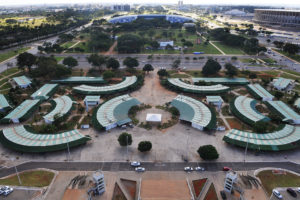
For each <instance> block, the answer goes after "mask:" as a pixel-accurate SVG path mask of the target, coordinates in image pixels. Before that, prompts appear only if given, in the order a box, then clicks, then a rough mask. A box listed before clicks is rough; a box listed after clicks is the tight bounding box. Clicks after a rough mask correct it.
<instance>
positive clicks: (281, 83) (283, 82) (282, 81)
mask: <svg viewBox="0 0 300 200" xmlns="http://www.w3.org/2000/svg"><path fill="white" fill-rule="evenodd" d="M292 81H293V80H292V79H286V78H278V79H276V80H275V82H274V84H273V85H274V87H276V88H280V89H285V88H286V87H287V86H288V85H289V84H291V82H292Z"/></svg>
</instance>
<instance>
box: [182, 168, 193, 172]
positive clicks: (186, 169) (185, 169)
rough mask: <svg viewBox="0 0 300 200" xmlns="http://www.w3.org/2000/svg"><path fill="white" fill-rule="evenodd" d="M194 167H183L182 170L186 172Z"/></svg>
mask: <svg viewBox="0 0 300 200" xmlns="http://www.w3.org/2000/svg"><path fill="white" fill-rule="evenodd" d="M193 170H194V169H193V168H192V167H185V168H184V171H186V172H191V171H193Z"/></svg>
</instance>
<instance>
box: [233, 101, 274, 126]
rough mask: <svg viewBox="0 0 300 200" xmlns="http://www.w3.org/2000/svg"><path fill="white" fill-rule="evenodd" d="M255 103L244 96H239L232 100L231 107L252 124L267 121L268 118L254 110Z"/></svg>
mask: <svg viewBox="0 0 300 200" xmlns="http://www.w3.org/2000/svg"><path fill="white" fill-rule="evenodd" d="M256 103H257V101H256V100H254V99H251V98H249V97H246V96H239V97H237V98H236V99H235V100H234V103H233V105H234V106H235V108H236V109H237V111H238V112H239V113H240V114H241V115H243V116H244V117H245V118H248V119H250V120H251V121H252V122H254V123H255V122H258V121H268V120H269V118H268V117H266V116H264V115H263V114H261V113H260V112H258V111H257V110H256V108H255V105H256Z"/></svg>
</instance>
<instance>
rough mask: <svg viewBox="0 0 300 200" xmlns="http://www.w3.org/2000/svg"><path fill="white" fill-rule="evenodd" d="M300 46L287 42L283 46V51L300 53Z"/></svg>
mask: <svg viewBox="0 0 300 200" xmlns="http://www.w3.org/2000/svg"><path fill="white" fill-rule="evenodd" d="M299 48H300V47H299V46H298V45H296V44H291V43H286V44H285V45H284V46H283V51H284V52H287V53H288V54H291V55H295V54H296V53H298V51H299Z"/></svg>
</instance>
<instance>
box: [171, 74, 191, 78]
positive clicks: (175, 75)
mask: <svg viewBox="0 0 300 200" xmlns="http://www.w3.org/2000/svg"><path fill="white" fill-rule="evenodd" d="M170 76H171V78H189V77H190V76H189V75H187V74H178V73H174V74H171V75H170Z"/></svg>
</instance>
